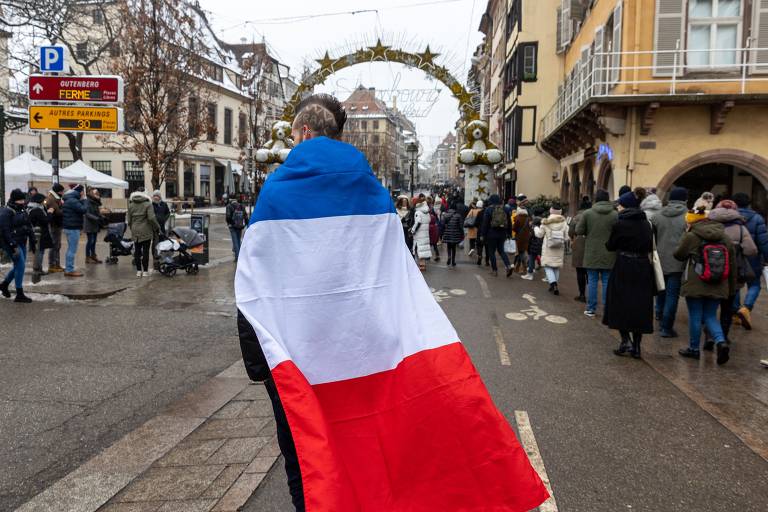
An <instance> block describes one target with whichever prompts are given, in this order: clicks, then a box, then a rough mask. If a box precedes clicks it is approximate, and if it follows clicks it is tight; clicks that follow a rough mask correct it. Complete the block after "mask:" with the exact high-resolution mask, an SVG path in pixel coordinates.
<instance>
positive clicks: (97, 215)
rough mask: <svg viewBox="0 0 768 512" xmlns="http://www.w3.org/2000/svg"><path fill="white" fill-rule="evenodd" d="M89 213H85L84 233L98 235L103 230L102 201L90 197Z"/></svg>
mask: <svg viewBox="0 0 768 512" xmlns="http://www.w3.org/2000/svg"><path fill="white" fill-rule="evenodd" d="M87 201H88V211H87V212H85V222H84V224H83V231H85V232H86V233H98V232H99V230H100V229H101V223H102V219H104V217H103V216H102V215H101V210H100V209H101V199H96V198H95V197H92V196H89V197H88V199H87Z"/></svg>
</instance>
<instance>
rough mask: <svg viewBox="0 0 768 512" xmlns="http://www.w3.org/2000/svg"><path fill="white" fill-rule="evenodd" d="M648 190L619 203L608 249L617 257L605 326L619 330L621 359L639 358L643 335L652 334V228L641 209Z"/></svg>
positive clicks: (622, 199)
mask: <svg viewBox="0 0 768 512" xmlns="http://www.w3.org/2000/svg"><path fill="white" fill-rule="evenodd" d="M643 199H645V189H642V188H638V189H635V190H634V191H630V192H626V193H625V194H624V195H622V196H621V197H619V200H618V209H619V213H618V219H617V221H616V223H615V224H614V225H613V227H612V228H611V236H610V238H609V239H608V242H607V243H606V248H607V249H608V250H609V251H611V252H613V253H615V254H616V260H615V262H614V265H613V269H612V270H611V275H610V277H609V279H608V292H607V294H606V295H607V300H606V304H605V315H603V324H605V325H607V326H608V327H609V328H611V329H615V330H617V331H619V334H620V335H621V342H620V343H619V347H618V348H617V349H616V350H614V351H613V352H614V354H616V355H618V356H627V355H629V356H632V357H633V358H635V359H640V357H641V348H640V345H641V343H642V340H643V335H644V334H652V333H653V297H654V296H655V295H656V281H655V278H654V274H653V265H652V263H651V251H652V250H653V228H652V227H651V223H650V222H648V218H647V216H646V214H645V213H644V212H643V211H642V210H641V208H640V205H641V204H642V203H641V202H642V201H643Z"/></svg>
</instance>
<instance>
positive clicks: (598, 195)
mask: <svg viewBox="0 0 768 512" xmlns="http://www.w3.org/2000/svg"><path fill="white" fill-rule="evenodd" d="M610 200H611V196H610V195H608V191H607V190H603V189H600V190H598V191H597V192H595V202H596V203H599V202H601V201H610Z"/></svg>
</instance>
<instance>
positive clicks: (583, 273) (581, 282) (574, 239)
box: [568, 196, 592, 303]
mask: <svg viewBox="0 0 768 512" xmlns="http://www.w3.org/2000/svg"><path fill="white" fill-rule="evenodd" d="M590 208H592V201H590V200H589V197H588V196H584V197H582V198H581V203H579V211H578V212H577V213H576V215H574V216H573V218H572V219H571V221H570V222H569V223H568V236H569V237H570V239H571V264H572V265H573V268H575V269H576V284H577V285H578V287H579V295H578V296H577V297H576V298H575V300H577V301H579V302H584V303H586V302H587V269H586V268H585V267H584V245H585V243H586V237H585V236H584V235H577V234H576V226H578V225H579V222H580V221H581V218H582V217H583V216H584V212H586V211H587V210H589V209H590Z"/></svg>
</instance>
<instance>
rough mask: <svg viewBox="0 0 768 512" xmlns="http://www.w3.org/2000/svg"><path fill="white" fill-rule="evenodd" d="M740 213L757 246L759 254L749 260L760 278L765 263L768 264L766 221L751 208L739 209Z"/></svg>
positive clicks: (767, 230)
mask: <svg viewBox="0 0 768 512" xmlns="http://www.w3.org/2000/svg"><path fill="white" fill-rule="evenodd" d="M739 213H741V216H742V217H744V222H745V223H746V224H745V225H746V227H747V229H748V230H749V234H750V235H752V240H754V241H755V245H757V251H758V253H759V254H757V255H755V256H752V257H751V258H749V262H750V263H751V264H752V268H753V269H754V270H755V274H757V275H758V276H759V275H760V273H761V272H762V271H763V262H768V229H766V227H765V219H763V217H762V215H760V214H759V213H757V212H756V211H755V210H753V209H751V208H739Z"/></svg>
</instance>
